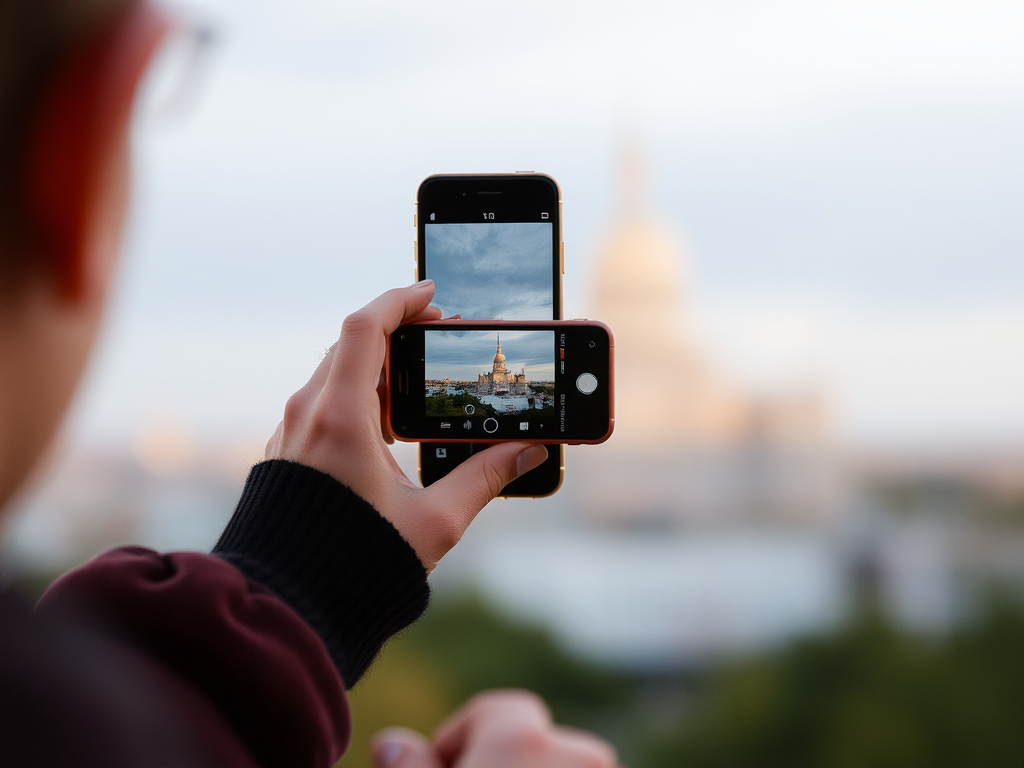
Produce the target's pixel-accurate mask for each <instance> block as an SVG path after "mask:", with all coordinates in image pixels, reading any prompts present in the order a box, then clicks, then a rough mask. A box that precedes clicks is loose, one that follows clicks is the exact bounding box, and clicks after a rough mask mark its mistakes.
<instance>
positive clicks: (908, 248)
mask: <svg viewBox="0 0 1024 768" xmlns="http://www.w3.org/2000/svg"><path fill="white" fill-rule="evenodd" d="M194 7H196V8H197V9H198V11H199V12H200V13H204V14H206V15H207V16H209V17H210V18H211V19H212V20H213V21H214V22H215V23H216V24H217V26H218V29H219V30H220V33H219V44H218V46H217V48H216V50H215V54H214V56H213V58H212V61H211V62H210V64H211V66H210V67H209V70H208V75H209V76H208V78H207V80H206V82H205V87H204V88H203V89H202V91H201V92H200V93H199V94H198V96H199V98H198V101H197V105H196V108H195V109H193V110H192V112H191V114H189V115H187V116H185V117H184V118H183V119H181V120H177V121H171V122H168V123H167V124H165V125H160V126H147V127H145V129H144V130H143V131H141V132H140V133H139V136H138V141H137V146H138V152H137V162H136V178H137V182H136V195H135V207H134V210H133V219H132V226H131V231H130V236H129V238H128V240H127V243H126V249H125V251H126V252H125V269H124V271H123V273H122V279H121V286H120V288H121V290H120V292H119V294H118V298H117V302H116V305H115V307H114V308H113V311H112V312H111V315H110V322H109V324H108V331H107V334H106V335H105V337H104V340H103V342H102V347H101V350H100V354H99V355H98V356H97V358H96V360H95V364H94V366H93V369H92V373H91V377H90V379H89V382H88V386H87V388H86V390H85V391H84V393H83V396H82V398H81V399H80V406H79V410H78V412H77V418H76V421H75V425H74V428H73V430H72V435H73V436H74V437H75V438H76V439H88V440H106V441H131V440H134V439H135V438H136V437H137V435H138V434H139V432H140V430H142V431H144V430H146V429H147V428H148V425H150V424H153V423H156V422H161V421H166V420H168V419H171V420H173V421H175V423H177V424H179V425H180V426H181V428H182V429H184V430H186V431H188V432H190V433H192V434H194V435H197V436H199V437H223V436H225V435H236V434H243V433H244V434H253V435H263V436H265V435H269V434H270V433H271V432H272V431H273V428H274V426H275V425H276V423H277V421H278V419H279V418H280V415H281V411H282V408H283V404H284V402H285V399H286V398H287V396H288V395H289V394H290V393H291V392H292V391H294V390H295V389H296V388H298V387H299V386H301V385H302V384H303V383H304V382H305V381H306V379H307V378H308V376H309V374H310V373H311V372H312V370H313V369H314V368H315V366H316V364H317V361H318V359H319V357H320V356H321V355H322V353H323V350H324V349H325V348H326V347H327V346H329V345H330V344H331V343H332V342H333V341H334V339H335V338H336V336H337V333H338V330H339V329H340V327H341V323H342V320H343V318H344V316H345V315H346V314H347V313H348V312H350V311H352V310H353V309H355V308H357V307H359V306H361V305H362V304H364V303H365V302H366V301H368V300H369V299H370V298H372V297H373V296H375V295H376V294H378V293H380V292H381V291H383V290H385V289H387V288H390V287H392V286H394V285H402V284H408V283H410V282H411V281H412V279H413V264H414V261H413V252H412V242H413V239H414V232H413V228H412V214H413V199H414V195H415V190H416V187H417V185H418V184H419V182H420V181H421V180H422V178H424V177H425V176H427V175H429V174H432V173H441V172H493V171H515V170H537V171H544V172H547V173H550V174H551V175H553V176H554V177H555V178H556V179H558V181H559V183H560V185H561V187H562V190H563V195H564V199H565V203H564V232H565V239H566V251H565V252H566V259H565V262H566V273H565V278H564V279H565V315H566V316H567V317H579V316H587V314H588V301H589V291H590V284H591V282H590V281H591V273H592V271H593V265H594V257H595V254H596V253H597V252H598V250H599V247H600V243H601V240H602V237H603V236H604V235H605V234H606V233H607V232H608V231H609V229H610V228H612V227H613V226H614V224H615V222H616V220H617V212H618V210H619V206H620V202H621V198H620V195H619V186H620V177H619V175H618V161H619V158H620V156H621V153H622V150H623V147H624V146H625V145H627V144H633V145H635V146H638V147H640V149H641V151H642V153H643V155H644V156H645V157H646V160H647V164H648V171H649V173H648V175H649V186H648V189H649V194H648V202H649V206H650V208H651V210H652V211H654V212H655V213H656V214H657V215H659V216H660V217H661V218H662V219H663V220H664V221H665V222H666V223H667V224H668V225H669V226H670V227H672V228H673V229H674V230H675V231H676V232H677V233H678V234H679V237H680V242H681V243H682V245H683V246H684V247H685V248H686V265H685V274H686V275H687V285H686V292H687V296H688V305H687V313H688V314H687V316H686V318H684V319H683V320H681V322H684V321H685V322H688V323H690V324H691V325H692V326H693V327H694V329H695V332H696V334H697V337H698V340H699V341H700V343H701V344H702V345H703V346H704V347H705V348H706V349H707V350H708V353H709V354H710V355H711V356H712V357H713V358H714V360H715V361H716V364H717V365H718V366H720V367H721V369H722V370H724V371H726V372H727V373H728V374H729V375H730V376H733V377H735V378H737V379H738V380H739V381H740V382H741V383H743V385H744V386H750V387H771V386H776V385H778V384H779V382H780V381H782V382H790V381H798V382H799V381H803V380H811V381H814V382H819V383H822V384H823V385H824V386H826V387H827V390H828V392H829V395H830V398H831V403H832V405H833V407H834V410H835V415H836V419H835V420H836V425H837V430H838V433H839V436H840V438H841V439H842V440H844V441H846V442H849V443H854V444H868V445H870V444H874V443H879V442H886V441H897V442H898V441H906V442H911V443H913V442H918V443H921V444H926V445H933V444H939V443H942V444H953V445H955V444H962V443H970V442H972V441H973V442H986V441H996V442H999V441H1003V442H1006V441H1018V442H1020V441H1021V440H1022V439H1024V397H1021V394H1020V393H1021V392H1024V217H1022V216H1021V211H1022V210H1024V142H1021V140H1020V137H1021V136H1022V135H1024V5H1022V4H1021V3H1020V2H997V1H995V0H962V1H960V2H944V1H943V0H932V1H929V2H924V1H923V0H921V1H914V2H908V1H901V0H894V1H892V2H888V1H887V2H881V1H880V0H840V1H839V2H828V3H812V2H808V1H806V0H777V1H776V2H772V3H754V2H748V1H747V0H724V2H712V1H711V0H674V1H673V2H667V1H666V2H652V1H651V0H636V1H635V2H629V3H625V2H607V1H604V2H603V1H601V0H588V1H587V2H582V0H581V1H579V2H576V1H569V0H565V1H563V2H550V1H549V0H545V1H544V2H541V1H540V0H524V2H518V3H515V4H511V5H510V4H507V3H503V4H494V3H484V4H480V3H474V2H469V0H460V1H459V2H449V1H447V0H440V1H438V2H431V3H422V2H414V1H413V0H403V1H402V2H379V3H359V4H357V3H351V2H339V1H338V0H291V1H290V2H288V3H283V2H279V1H278V2H270V1H269V0H246V1H245V2H243V1H242V0H195V2H194Z"/></svg>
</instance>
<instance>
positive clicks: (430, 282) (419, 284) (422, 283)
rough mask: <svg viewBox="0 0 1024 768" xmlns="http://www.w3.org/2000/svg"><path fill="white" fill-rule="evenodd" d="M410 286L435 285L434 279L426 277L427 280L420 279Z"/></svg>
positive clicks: (426, 286)
mask: <svg viewBox="0 0 1024 768" xmlns="http://www.w3.org/2000/svg"><path fill="white" fill-rule="evenodd" d="M409 287H410V288H433V287H434V281H433V280H431V279H429V278H428V279H426V280H418V281H417V282H415V283H413V284H412V285H410V286H409Z"/></svg>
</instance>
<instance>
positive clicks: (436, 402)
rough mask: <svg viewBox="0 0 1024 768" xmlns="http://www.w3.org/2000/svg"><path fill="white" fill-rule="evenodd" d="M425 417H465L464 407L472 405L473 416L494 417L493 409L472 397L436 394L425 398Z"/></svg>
mask: <svg viewBox="0 0 1024 768" xmlns="http://www.w3.org/2000/svg"><path fill="white" fill-rule="evenodd" d="M426 401H427V405H426V411H425V412H426V415H427V416H448V417H452V418H454V417H457V416H465V415H466V406H467V405H472V406H473V407H474V408H475V409H476V411H475V413H474V414H473V415H474V416H494V415H496V412H495V410H494V407H493V406H491V405H488V404H487V403H481V402H480V401H479V400H477V399H476V398H475V397H474V396H473V395H446V394H443V393H441V394H436V395H431V396H430V397H428V398H426Z"/></svg>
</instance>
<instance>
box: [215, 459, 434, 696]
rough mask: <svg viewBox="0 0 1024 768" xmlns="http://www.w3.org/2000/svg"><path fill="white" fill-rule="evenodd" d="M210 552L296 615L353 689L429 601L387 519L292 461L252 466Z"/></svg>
mask: <svg viewBox="0 0 1024 768" xmlns="http://www.w3.org/2000/svg"><path fill="white" fill-rule="evenodd" d="M213 554H215V555H218V556H219V557H222V558H224V559H225V560H227V561H229V562H230V563H232V564H234V565H235V566H236V567H238V568H239V569H240V570H241V571H242V572H243V573H244V574H245V575H246V576H247V577H248V578H250V579H252V580H253V581H255V582H257V583H259V584H260V585H262V586H264V587H266V588H268V589H269V590H271V591H272V592H274V593H275V594H276V595H278V596H279V597H280V598H281V599H282V600H284V601H285V602H286V603H288V604H289V605H290V606H291V607H292V608H293V609H294V610H295V611H296V612H298V613H299V615H301V616H302V617H303V618H304V619H305V620H306V621H307V622H308V623H309V624H310V626H312V627H313V629H314V630H316V632H317V633H319V635H320V637H321V638H322V639H323V641H324V644H325V645H326V646H327V650H328V652H329V653H330V655H331V658H332V659H333V660H334V663H335V665H336V666H337V668H338V671H339V672H340V673H341V678H342V680H344V681H345V685H346V687H348V688H351V687H352V686H353V685H355V683H356V681H357V680H358V679H359V678H360V677H361V676H362V675H363V673H364V672H365V671H366V669H367V668H368V667H369V666H370V664H371V663H372V662H373V659H374V657H375V656H376V655H377V653H378V652H379V651H380V649H381V647H382V646H383V645H384V643H385V642H386V641H387V639H388V638H389V637H391V636H392V635H394V634H395V633H396V632H399V631H400V630H402V629H404V628H405V627H407V626H409V625H410V624H412V623H413V622H414V621H416V619H418V618H419V617H420V616H422V615H423V612H424V611H425V610H426V608H427V602H428V601H429V599H430V588H429V587H428V586H427V573H426V570H425V569H424V568H423V564H422V563H420V561H419V558H418V557H417V556H416V553H415V552H414V551H413V549H412V547H411V546H409V544H408V543H407V542H406V541H405V539H403V538H402V536H401V534H399V533H398V531H397V530H396V529H395V527H394V526H393V525H391V523H390V522H388V521H387V520H385V519H384V518H383V517H381V516H380V514H378V512H377V511H376V510H375V509H374V508H373V507H372V506H370V504H369V503H368V502H366V501H364V500H363V499H361V498H360V497H359V496H357V495H356V494H355V493H353V492H352V491H351V490H350V489H349V488H348V487H347V486H345V485H342V484H341V483H339V482H338V481H337V480H335V479H334V478H332V477H331V476H330V475H327V474H324V473H323V472H320V471H318V470H315V469H312V468H310V467H307V466H304V465H302V464H296V463H294V462H290V461H282V460H273V461H266V462H263V463H261V464H257V465H256V466H255V467H253V469H252V471H251V472H250V473H249V479H248V480H247V481H246V484H245V490H243V491H242V498H241V499H240V500H239V502H238V507H237V509H236V510H235V514H234V516H232V518H231V521H230V522H229V523H228V526H227V528H226V529H225V530H224V533H223V534H221V537H220V541H218V542H217V545H216V546H215V547H214V548H213Z"/></svg>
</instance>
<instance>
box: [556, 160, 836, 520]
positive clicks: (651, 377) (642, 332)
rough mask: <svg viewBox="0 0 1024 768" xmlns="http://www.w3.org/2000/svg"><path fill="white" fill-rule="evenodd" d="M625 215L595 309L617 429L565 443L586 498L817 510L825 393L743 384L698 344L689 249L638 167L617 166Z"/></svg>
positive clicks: (594, 503)
mask: <svg viewBox="0 0 1024 768" xmlns="http://www.w3.org/2000/svg"><path fill="white" fill-rule="evenodd" d="M622 189H623V190H624V198H625V199H624V201H623V202H622V204H621V205H620V207H619V210H621V211H622V217H621V219H620V220H619V221H618V222H617V223H616V224H615V225H614V226H613V228H612V230H611V232H610V233H609V234H608V236H607V237H606V238H605V239H604V240H603V243H602V245H601V247H600V249H599V254H598V259H597V269H596V273H595V284H594V295H593V301H592V312H591V314H590V316H591V317H595V318H598V319H600V320H602V321H603V322H605V323H607V324H608V325H609V326H610V327H611V329H612V331H613V333H614V335H615V385H616V393H615V416H616V418H615V432H614V434H613V436H612V438H611V440H610V441H609V442H608V443H607V444H606V445H605V446H602V448H601V450H599V451H593V450H581V451H574V452H573V453H574V455H573V456H572V458H571V460H570V467H569V469H568V470H567V476H572V475H573V474H575V473H577V472H579V473H580V474H581V478H580V480H582V482H580V483H574V485H575V486H577V487H578V489H579V490H578V493H579V494H581V495H582V498H581V499H580V503H581V505H582V506H581V508H582V509H586V510H588V512H587V516H588V517H591V518H594V517H596V518H598V519H601V520H604V521H606V522H616V523H640V524H648V523H652V522H658V521H660V522H663V523H672V524H675V523H688V522H698V521H704V522H713V523H728V522H742V523H750V522H752V521H753V520H757V519H764V520H780V519H784V520H793V521H796V520H801V521H806V522H812V521H822V520H824V519H827V518H829V517H831V516H832V514H833V509H834V507H835V504H834V499H835V497H836V493H835V486H836V471H835V468H836V467H835V461H834V460H833V458H832V455H831V452H830V450H829V445H830V441H829V433H828V426H827V424H828V418H827V406H826V402H825V398H824V396H823V394H822V393H821V392H820V391H816V390H813V389H810V388H808V389H805V390H803V391H796V392H783V393H776V394H773V395H772V396H770V397H767V396H754V395H751V394H748V393H744V392H743V391H742V390H741V389H740V388H738V387H736V386H734V385H732V384H731V383H730V382H728V381H726V380H725V379H724V377H723V376H721V375H720V374H719V372H718V371H716V369H715V366H714V365H713V363H712V361H711V359H710V358H709V357H708V356H707V355H706V354H705V353H704V352H703V351H702V350H701V348H700V346H699V344H698V339H697V338H696V333H695V329H694V327H693V321H692V313H690V312H688V309H689V308H688V304H687V288H688V285H687V277H688V275H687V266H688V259H687V254H686V252H685V250H684V249H683V247H682V246H681V245H680V243H679V240H678V238H677V237H675V236H674V234H673V232H672V231H671V230H670V229H669V228H668V227H667V226H665V225H664V224H663V223H661V222H660V221H659V220H658V219H657V218H656V217H655V216H654V215H653V214H652V213H651V212H650V210H649V209H648V206H647V205H646V204H645V197H644V180H643V172H642V167H641V164H640V162H639V161H638V159H637V158H636V156H635V155H634V156H630V157H629V158H628V159H627V161H626V163H625V168H624V181H623V184H622Z"/></svg>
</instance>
